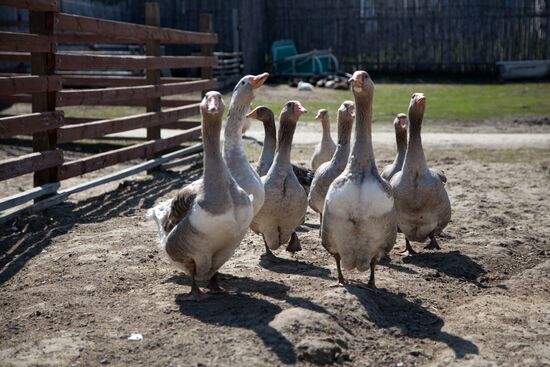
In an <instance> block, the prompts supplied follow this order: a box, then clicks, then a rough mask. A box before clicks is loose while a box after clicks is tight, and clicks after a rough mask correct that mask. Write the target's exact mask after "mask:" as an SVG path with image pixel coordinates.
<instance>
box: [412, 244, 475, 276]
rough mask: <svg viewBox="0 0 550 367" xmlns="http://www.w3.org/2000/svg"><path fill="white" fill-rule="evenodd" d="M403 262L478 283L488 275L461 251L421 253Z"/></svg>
mask: <svg viewBox="0 0 550 367" xmlns="http://www.w3.org/2000/svg"><path fill="white" fill-rule="evenodd" d="M403 262H405V263H409V264H414V265H416V266H420V267H422V268H431V269H434V270H437V271H438V272H440V273H443V274H446V275H448V276H450V277H453V278H457V279H462V280H466V281H469V282H474V283H477V279H478V278H479V277H480V276H481V275H483V274H485V273H486V271H485V269H483V267H481V265H479V264H478V263H477V262H475V261H474V260H472V259H471V258H470V257H468V256H466V255H463V254H461V253H460V251H451V252H421V253H419V254H417V255H414V256H408V257H406V258H404V259H403Z"/></svg>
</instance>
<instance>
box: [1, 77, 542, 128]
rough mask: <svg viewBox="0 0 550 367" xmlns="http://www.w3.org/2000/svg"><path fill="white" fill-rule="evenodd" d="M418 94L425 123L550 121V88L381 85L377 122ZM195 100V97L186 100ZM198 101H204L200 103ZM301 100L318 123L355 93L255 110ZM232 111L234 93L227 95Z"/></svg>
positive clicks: (261, 96)
mask: <svg viewBox="0 0 550 367" xmlns="http://www.w3.org/2000/svg"><path fill="white" fill-rule="evenodd" d="M413 92H423V93H424V94H426V97H427V108H426V114H425V120H429V121H479V120H484V119H499V118H503V117H530V116H550V83H510V84H427V83H425V84H420V83H414V84H413V83H401V84H400V83H391V84H390V83H379V84H376V91H375V96H374V120H375V122H376V121H381V122H387V121H391V120H393V117H394V116H395V114H397V113H399V112H407V107H408V104H409V99H410V96H411V94H412V93H413ZM184 98H189V96H184ZM197 99H198V97H197ZM290 99H299V100H300V101H301V102H302V103H303V105H304V106H305V107H306V108H307V109H308V110H309V111H310V113H309V114H307V115H306V116H304V118H302V120H303V121H313V119H314V117H315V112H316V111H317V110H318V109H320V108H328V109H329V110H330V111H331V112H332V116H333V119H334V116H335V112H336V110H337V109H338V108H339V107H340V104H341V103H342V102H343V101H344V100H346V99H350V100H353V96H352V94H351V92H349V91H336V90H330V89H323V88H317V89H315V91H314V92H299V91H298V90H297V89H296V88H290V87H286V86H277V87H273V86H267V87H264V88H262V89H260V90H259V91H258V92H257V97H256V99H255V100H254V102H253V106H259V105H262V104H263V105H267V106H268V107H270V108H271V109H273V111H274V112H275V114H276V115H278V114H279V113H280V111H281V108H282V106H283V105H284V103H285V102H286V101H288V100H290ZM224 100H225V103H226V109H228V108H229V101H230V100H231V93H230V92H229V93H226V94H225V95H224ZM64 110H65V116H67V117H94V118H113V117H119V116H127V115H133V114H138V113H143V112H145V108H139V107H121V106H113V107H110V106H101V107H97V106H74V107H67V108H64ZM28 112H30V106H29V105H22V104H16V105H14V106H13V107H11V108H10V109H9V110H6V111H5V112H4V113H8V114H18V113H28Z"/></svg>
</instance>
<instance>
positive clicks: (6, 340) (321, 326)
mask: <svg viewBox="0 0 550 367" xmlns="http://www.w3.org/2000/svg"><path fill="white" fill-rule="evenodd" d="M386 133H388V134H389V132H385V134H386ZM505 135H506V136H508V134H505ZM526 135H527V134H526ZM389 136H390V137H391V135H389ZM492 137H493V138H494V137H495V135H492ZM439 138H441V136H440V137H439ZM546 138H547V137H543V138H540V137H539V135H533V136H530V137H529V139H531V140H528V141H525V142H524V145H522V147H518V148H517V149H515V150H503V149H501V148H503V147H506V146H507V144H512V142H517V141H521V140H520V139H518V136H517V135H514V137H511V140H509V141H507V142H503V139H505V137H503V136H498V139H496V141H497V142H498V144H497V145H494V144H493V143H492V140H489V139H488V138H486V137H485V136H464V137H459V136H452V137H450V138H449V139H450V140H449V141H446V142H445V143H444V144H443V143H441V144H437V141H439V142H441V140H440V139H439V140H438V139H436V138H434V140H431V139H432V138H430V137H429V134H427V135H425V137H424V141H425V146H426V154H427V156H428V159H429V161H430V164H431V165H433V166H435V167H438V168H442V169H444V170H445V172H446V174H447V176H448V177H449V185H448V191H449V195H450V198H451V201H452V205H453V220H452V222H451V223H450V225H449V226H448V227H447V229H446V230H445V232H444V234H443V235H442V237H441V239H440V243H441V245H442V247H443V249H442V250H441V251H437V252H433V251H426V250H424V251H422V250H421V248H422V247H421V246H422V245H421V244H418V243H417V244H414V246H415V247H416V248H417V249H418V250H421V252H422V253H421V254H420V255H419V256H417V257H414V258H408V259H403V258H401V257H400V256H398V255H397V254H395V251H394V253H392V255H391V262H389V263H387V264H381V265H379V266H378V267H377V285H378V287H379V288H378V289H377V290H366V289H364V288H361V287H359V286H357V285H351V286H349V287H346V288H342V287H335V286H334V285H335V283H336V279H335V265H334V260H333V259H332V258H331V257H330V256H329V255H328V254H327V253H326V251H325V250H324V249H323V248H322V247H321V246H320V242H319V238H318V228H319V217H318V215H317V214H314V213H312V212H308V215H307V219H306V223H305V225H303V226H302V227H300V231H299V233H298V235H299V237H300V239H301V241H302V246H303V251H302V252H300V253H298V254H297V255H296V256H295V257H291V256H289V255H288V254H287V253H285V252H284V250H280V251H278V252H277V255H278V256H280V257H281V258H283V259H284V261H283V262H282V263H280V264H273V263H269V262H267V263H266V262H261V261H259V257H260V254H261V253H262V250H263V245H262V241H261V239H260V238H259V237H258V236H256V235H254V234H252V233H249V234H248V235H247V236H246V238H245V239H244V240H243V242H242V244H241V246H240V247H239V248H238V250H237V252H236V254H235V256H234V257H233V258H232V259H231V260H230V261H229V262H228V263H227V264H226V265H225V266H224V267H223V268H222V273H223V277H222V283H223V285H224V286H225V287H227V288H228V289H230V292H229V293H228V294H227V295H215V296H211V297H210V298H209V299H208V300H206V301H204V302H203V303H198V304H197V303H193V302H186V301H183V300H182V297H181V295H182V294H184V293H186V292H188V290H189V285H190V280H189V278H188V277H187V276H185V275H183V274H181V273H180V272H178V271H176V270H175V269H174V268H173V267H172V266H171V265H169V264H168V263H166V262H165V261H164V260H163V259H162V257H161V254H160V253H159V251H158V247H157V235H156V232H155V228H154V225H153V223H151V222H149V221H148V220H146V219H145V212H146V210H147V209H148V208H150V207H151V206H153V205H154V203H156V202H159V201H160V200H163V199H166V198H168V197H170V196H172V195H173V194H174V193H175V192H176V191H177V190H178V189H179V188H180V187H182V186H183V185H184V184H185V182H188V181H190V180H193V179H196V178H197V177H198V176H199V175H200V169H198V168H197V169H194V170H190V171H186V173H185V175H183V174H182V173H179V172H172V173H170V172H164V173H160V174H157V175H155V176H143V177H139V178H135V179H132V180H128V181H124V182H122V183H120V184H119V185H118V187H117V188H116V189H114V188H113V189H110V190H108V191H105V192H103V193H101V194H99V195H94V196H91V195H83V196H79V197H77V198H75V200H78V201H71V202H67V203H65V204H63V205H60V206H58V207H55V208H53V209H50V210H48V211H46V212H45V213H44V214H43V215H39V216H32V217H29V218H23V219H22V220H19V221H17V222H15V223H12V224H10V225H9V226H3V227H0V238H1V241H0V360H1V361H2V362H1V363H0V364H3V365H13V366H34V365H99V364H103V365H115V366H122V365H145V366H178V365H181V366H188V365H191V366H199V365H201V366H265V365H285V364H292V363H298V364H302V365H308V364H311V363H314V362H315V363H334V362H338V363H342V364H344V365H356V366H367V365H371V366H374V365H376V366H379V365H381V366H413V365H415V366H448V365H472V366H489V365H495V366H496V365H499V366H500V365H507V366H517V365H523V366H543V365H550V346H549V345H548V343H549V340H550V277H549V276H548V274H550V243H549V235H550V229H548V223H549V222H550V202H549V200H548V187H549V183H550V182H549V181H550V151H549V149H548V145H547V144H548V140H547V139H546ZM375 139H376V138H375ZM388 139H389V138H388ZM545 139H546V140H545ZM385 141H386V143H382V142H381V143H380V144H378V145H375V148H376V154H377V158H378V159H379V160H380V161H379V162H380V165H383V164H385V163H387V162H388V161H389V160H390V159H391V158H392V156H393V154H394V153H393V144H392V141H391V139H390V140H385ZM472 142H475V143H472ZM481 143H483V144H481ZM375 144H377V143H376V140H375ZM449 144H452V146H453V148H452V149H449ZM247 146H248V149H249V152H250V154H251V156H257V152H258V146H257V145H256V144H255V143H254V142H252V141H247ZM311 151H312V146H311V145H300V144H296V146H295V148H294V151H293V157H294V159H295V160H298V161H307V159H308V157H309V155H310V154H311ZM401 247H403V237H402V236H401V235H399V236H398V242H397V245H396V248H401ZM347 275H348V276H349V277H350V278H352V279H356V280H359V281H366V280H367V279H368V274H366V273H357V272H350V273H348V274H347ZM132 334H141V336H142V337H143V339H142V340H129V339H128V338H129V337H130V336H131V335H132Z"/></svg>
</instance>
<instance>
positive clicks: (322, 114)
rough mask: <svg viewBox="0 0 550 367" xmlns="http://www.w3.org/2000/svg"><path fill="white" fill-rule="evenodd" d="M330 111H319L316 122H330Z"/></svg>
mask: <svg viewBox="0 0 550 367" xmlns="http://www.w3.org/2000/svg"><path fill="white" fill-rule="evenodd" d="M328 116H329V115H328V110H326V109H324V108H321V109H320V110H319V111H317V115H316V116H315V120H319V121H326V120H328Z"/></svg>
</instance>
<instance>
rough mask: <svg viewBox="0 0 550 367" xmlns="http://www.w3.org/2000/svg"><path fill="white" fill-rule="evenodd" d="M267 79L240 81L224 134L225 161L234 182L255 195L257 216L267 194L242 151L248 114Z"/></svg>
mask: <svg viewBox="0 0 550 367" xmlns="http://www.w3.org/2000/svg"><path fill="white" fill-rule="evenodd" d="M268 76H269V74H268V73H263V74H260V75H255V76H254V75H247V76H245V77H243V78H242V79H241V80H239V82H238V83H237V85H236V86H235V89H234V90H233V95H232V97H231V103H230V105H229V115H228V117H227V124H226V126H225V131H224V145H223V158H224V159H225V162H226V164H227V168H228V169H229V172H231V175H233V178H234V179H235V181H237V183H238V184H239V186H241V187H242V188H243V189H244V191H246V192H247V193H248V194H249V195H251V196H252V205H253V206H254V214H257V213H258V212H259V211H260V209H261V207H262V205H263V204H264V199H265V191H264V185H263V184H262V181H261V180H260V176H259V175H258V173H257V172H256V171H255V170H254V168H252V166H251V165H250V163H249V162H248V157H247V156H246V153H245V151H244V148H243V139H242V129H243V124H244V120H245V115H246V112H247V111H248V109H249V108H250V103H252V100H253V99H254V90H256V89H258V88H260V87H261V86H262V85H263V84H264V83H265V81H266V80H267V77H268Z"/></svg>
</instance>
